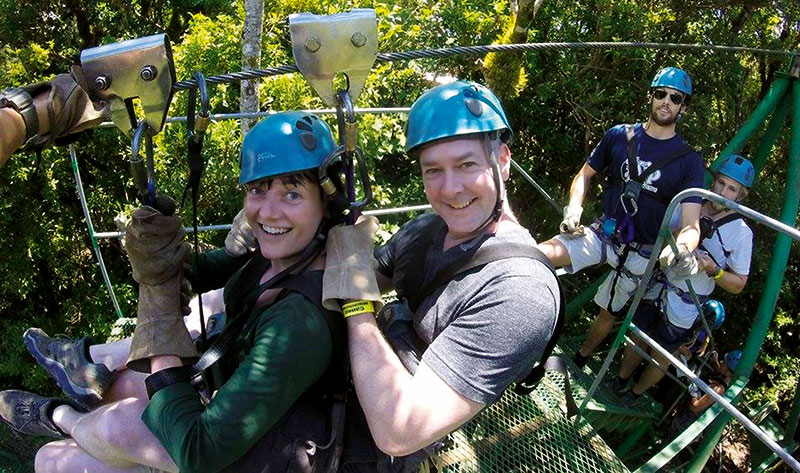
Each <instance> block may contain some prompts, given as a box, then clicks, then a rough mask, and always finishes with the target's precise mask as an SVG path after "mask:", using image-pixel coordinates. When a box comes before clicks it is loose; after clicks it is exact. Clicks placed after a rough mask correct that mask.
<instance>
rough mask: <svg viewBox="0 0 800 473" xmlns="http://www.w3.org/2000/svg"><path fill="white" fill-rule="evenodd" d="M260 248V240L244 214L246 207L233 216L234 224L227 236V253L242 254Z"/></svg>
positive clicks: (232, 254) (230, 254)
mask: <svg viewBox="0 0 800 473" xmlns="http://www.w3.org/2000/svg"><path fill="white" fill-rule="evenodd" d="M256 249H258V240H256V237H255V235H254V234H253V229H252V228H250V224H249V223H248V222H247V218H246V217H245V216H244V209H242V210H240V211H239V213H238V214H236V216H235V217H233V224H232V225H231V229H230V231H229V232H228V236H226V237H225V253H227V254H228V255H229V256H242V255H244V254H246V253H250V252H251V251H254V250H256Z"/></svg>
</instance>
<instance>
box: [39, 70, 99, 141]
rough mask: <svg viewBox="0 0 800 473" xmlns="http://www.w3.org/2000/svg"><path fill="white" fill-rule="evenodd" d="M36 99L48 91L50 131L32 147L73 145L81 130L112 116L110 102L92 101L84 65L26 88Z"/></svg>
mask: <svg viewBox="0 0 800 473" xmlns="http://www.w3.org/2000/svg"><path fill="white" fill-rule="evenodd" d="M23 89H25V91H26V92H28V93H29V94H30V95H31V97H33V98H34V99H35V98H36V96H38V95H40V94H45V93H46V94H47V114H48V116H49V121H50V131H49V132H48V133H41V132H40V133H39V136H38V137H37V138H35V139H34V140H33V141H32V142H31V143H30V145H29V146H28V148H31V149H44V148H47V147H48V146H51V145H52V144H53V143H55V144H57V145H64V144H69V143H71V142H72V141H74V140H75V139H76V138H77V136H78V133H80V132H82V131H84V130H87V129H90V128H94V127H96V126H97V125H99V124H100V123H101V122H103V121H104V120H107V119H109V118H110V109H109V106H108V103H106V102H104V101H99V100H98V101H96V102H92V100H91V98H90V97H89V93H88V91H89V90H90V89H89V88H88V86H87V85H86V78H85V77H84V75H83V69H82V68H81V67H80V66H72V68H71V69H70V73H69V74H59V75H57V76H55V77H54V78H53V79H52V80H49V81H47V82H39V83H37V84H33V85H29V86H25V87H23Z"/></svg>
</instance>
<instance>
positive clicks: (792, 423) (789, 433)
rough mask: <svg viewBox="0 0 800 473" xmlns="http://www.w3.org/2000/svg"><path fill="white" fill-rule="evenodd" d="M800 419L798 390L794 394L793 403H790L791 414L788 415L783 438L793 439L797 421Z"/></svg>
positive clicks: (799, 392)
mask: <svg viewBox="0 0 800 473" xmlns="http://www.w3.org/2000/svg"><path fill="white" fill-rule="evenodd" d="M798 419H800V389H797V390H796V391H795V392H794V401H793V402H792V412H791V413H790V414H789V420H788V421H787V422H786V433H785V434H784V436H783V438H786V439H793V438H794V434H795V432H797V421H798Z"/></svg>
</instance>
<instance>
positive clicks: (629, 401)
mask: <svg viewBox="0 0 800 473" xmlns="http://www.w3.org/2000/svg"><path fill="white" fill-rule="evenodd" d="M619 399H620V401H621V403H622V405H623V406H624V407H627V408H628V409H634V408H636V407H637V406H638V404H639V401H640V400H641V399H642V395H641V394H636V393H634V392H633V389H629V390H627V391H625V392H624V393H622V395H620V397H619Z"/></svg>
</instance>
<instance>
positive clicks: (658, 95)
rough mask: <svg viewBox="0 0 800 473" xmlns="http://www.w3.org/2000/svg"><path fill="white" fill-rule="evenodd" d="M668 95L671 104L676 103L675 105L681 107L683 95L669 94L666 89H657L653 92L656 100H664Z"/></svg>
mask: <svg viewBox="0 0 800 473" xmlns="http://www.w3.org/2000/svg"><path fill="white" fill-rule="evenodd" d="M667 95H669V100H670V102H672V103H674V104H675V105H680V104H682V103H683V99H684V97H683V95H681V94H676V93H669V92H667V91H666V90H664V89H656V90H654V91H653V98H654V99H656V100H664V98H666V96H667Z"/></svg>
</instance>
